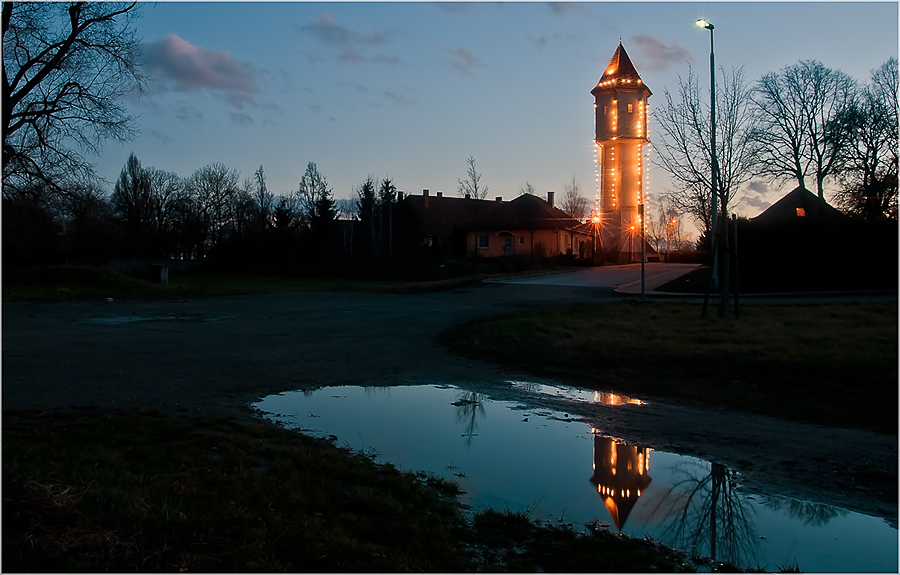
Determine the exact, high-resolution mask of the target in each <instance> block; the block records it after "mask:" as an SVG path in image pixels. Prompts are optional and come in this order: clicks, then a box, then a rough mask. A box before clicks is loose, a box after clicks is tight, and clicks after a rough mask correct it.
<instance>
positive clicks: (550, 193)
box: [547, 190, 555, 208]
mask: <svg viewBox="0 0 900 575" xmlns="http://www.w3.org/2000/svg"><path fill="white" fill-rule="evenodd" d="M554 195H555V194H554V193H553V191H552V190H551V191H548V192H547V203H548V204H550V207H551V208H552V207H553V196H554Z"/></svg>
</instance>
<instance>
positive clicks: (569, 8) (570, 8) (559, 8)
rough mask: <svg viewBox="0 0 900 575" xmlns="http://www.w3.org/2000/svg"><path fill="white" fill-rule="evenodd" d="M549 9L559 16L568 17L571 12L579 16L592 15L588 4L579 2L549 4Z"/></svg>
mask: <svg viewBox="0 0 900 575" xmlns="http://www.w3.org/2000/svg"><path fill="white" fill-rule="evenodd" d="M547 7H549V8H550V11H551V12H553V13H554V14H556V15H558V16H566V15H567V14H569V13H570V12H576V13H578V14H590V13H591V9H590V8H589V7H588V6H587V5H586V4H581V3H578V2H548V3H547Z"/></svg>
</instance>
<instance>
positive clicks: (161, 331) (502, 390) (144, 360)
mask: <svg viewBox="0 0 900 575" xmlns="http://www.w3.org/2000/svg"><path fill="white" fill-rule="evenodd" d="M613 299H618V296H615V295H614V294H613V292H612V289H610V288H588V287H565V286H546V285H503V284H482V285H478V286H474V287H471V288H466V289H461V290H456V291H452V292H443V293H433V294H423V295H373V294H351V293H294V292H277V293H270V294H263V295H256V296H240V297H228V298H214V299H208V300H198V301H182V302H125V301H114V302H106V301H102V302H72V303H63V304H41V303H29V302H25V303H4V304H3V397H2V399H3V409H4V410H12V409H30V408H37V409H49V408H55V407H68V406H99V407H104V408H116V407H122V406H127V405H141V406H146V407H154V408H158V409H160V410H162V411H165V412H168V413H173V414H188V413H198V412H227V413H233V414H239V415H241V416H249V411H248V410H247V409H246V407H247V405H248V404H249V403H250V402H251V401H252V400H254V399H256V398H258V397H260V396H262V395H266V394H269V393H274V392H278V391H285V390H292V389H299V388H307V387H317V386H323V385H351V384H352V385H362V384H364V385H403V384H414V383H431V382H435V383H438V382H439V383H447V384H454V385H458V386H460V387H464V388H467V389H471V390H474V391H480V392H484V393H487V394H489V395H490V396H492V397H494V398H496V399H515V400H518V401H521V402H522V403H524V404H528V405H535V406H538V405H545V406H546V407H559V408H562V409H563V410H565V411H567V412H568V413H570V414H573V415H577V416H581V417H583V418H585V419H586V420H587V421H589V422H591V423H592V424H593V425H594V427H597V428H600V429H602V430H604V432H605V433H607V434H609V435H613V436H616V437H620V438H622V439H625V440H628V441H630V442H632V443H638V444H641V445H646V446H649V447H652V448H655V449H660V450H665V451H671V452H677V453H685V454H691V455H696V456H699V457H702V458H704V459H708V460H713V461H718V462H721V463H724V464H726V465H728V466H731V467H735V468H737V469H739V470H741V471H743V472H744V473H745V485H747V486H748V487H751V488H758V489H761V490H763V491H766V490H767V489H774V491H775V492H776V493H778V494H783V495H793V496H795V497H799V498H802V499H809V500H813V501H818V502H822V503H830V504H834V505H839V506H842V507H845V508H848V509H853V510H856V511H861V512H864V513H867V514H871V515H878V516H881V517H884V518H886V519H888V520H889V521H891V523H892V524H894V525H896V523H897V502H896V500H897V485H896V472H897V436H896V435H894V436H887V435H880V434H875V433H869V432H864V431H859V430H842V429H837V428H821V427H816V426H809V425H801V424H795V423H787V422H784V421H780V420H775V419H771V418H765V417H760V416H751V415H743V414H733V413H725V412H716V411H697V410H694V409H688V408H685V407H681V406H677V405H672V404H671V403H667V402H663V401H656V400H653V398H650V400H651V401H650V403H649V404H648V405H644V406H617V407H616V408H610V407H608V406H602V405H596V404H587V403H584V402H580V403H576V404H565V405H554V404H552V403H550V402H551V401H555V400H551V399H541V398H539V397H536V396H533V395H529V394H527V393H525V392H524V391H521V390H514V389H511V388H510V387H509V386H508V385H507V384H506V383H505V382H506V381H508V380H510V379H531V380H533V378H527V377H524V376H522V375H521V374H510V373H505V372H503V371H501V370H500V369H498V368H497V367H496V366H494V365H491V364H487V363H483V362H479V361H475V360H470V359H466V358H460V357H457V356H455V355H453V354H450V353H449V352H448V351H447V350H446V349H444V348H442V347H440V346H439V345H437V344H436V343H434V336H435V335H436V334H438V333H440V331H442V330H444V329H446V328H448V327H450V326H451V325H454V324H457V323H460V322H462V321H466V320H468V319H472V318H475V317H481V316H485V315H489V314H493V313H497V312H500V311H506V310H511V309H517V308H522V307H528V306H533V305H538V304H543V303H559V302H567V301H596V302H599V301H609V300H613Z"/></svg>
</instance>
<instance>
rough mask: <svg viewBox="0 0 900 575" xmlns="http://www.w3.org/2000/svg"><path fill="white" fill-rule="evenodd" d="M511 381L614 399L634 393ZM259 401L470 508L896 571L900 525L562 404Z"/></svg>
mask: <svg viewBox="0 0 900 575" xmlns="http://www.w3.org/2000/svg"><path fill="white" fill-rule="evenodd" d="M510 384H511V385H513V386H515V387H517V388H518V389H520V390H523V391H530V392H533V393H537V394H540V395H548V394H550V395H560V394H562V393H569V394H574V397H573V396H567V397H568V398H570V399H571V398H575V399H579V400H582V401H603V400H604V398H605V399H606V401H605V403H606V402H609V403H612V404H614V405H617V404H621V403H628V401H627V400H628V399H632V398H622V396H615V397H613V396H612V395H611V394H609V395H607V394H604V395H600V396H598V397H597V398H596V399H595V398H594V396H593V392H587V391H584V390H565V389H564V388H557V387H554V386H550V385H544V384H530V383H527V382H510ZM525 386H533V387H531V388H527V387H525ZM557 392H560V393H557ZM254 407H255V408H256V409H258V410H260V412H261V413H262V415H264V416H265V417H267V418H269V419H271V420H273V421H277V422H280V423H282V424H283V425H285V426H286V427H291V428H295V429H299V430H303V431H304V432H307V433H310V434H313V435H319V436H328V435H335V436H337V437H338V438H339V439H338V442H337V443H338V444H340V445H346V446H349V447H351V448H352V449H355V450H359V451H362V452H365V453H368V454H370V455H372V456H374V457H375V459H376V460H377V461H381V462H390V463H393V464H394V465H396V466H397V467H399V468H401V469H406V470H424V471H430V472H433V473H435V474H437V475H440V476H442V477H444V478H446V479H451V480H455V481H457V482H458V483H459V484H460V486H461V487H462V489H463V490H465V491H466V494H464V495H463V496H461V497H460V500H461V501H462V502H464V503H467V504H469V505H472V506H473V507H476V508H482V507H487V506H491V507H494V508H496V509H500V510H503V509H507V508H509V509H510V510H513V511H523V510H528V511H530V512H531V517H532V518H533V519H536V520H541V521H549V522H551V523H553V524H554V525H559V524H561V523H566V524H573V526H574V527H576V528H579V529H581V528H589V529H608V530H612V531H614V532H615V531H621V532H622V533H627V534H629V535H632V536H635V537H644V536H645V535H646V536H650V537H652V538H654V539H656V540H659V541H662V542H663V543H665V544H667V545H669V546H671V547H675V548H679V549H683V550H685V551H688V552H692V553H695V554H697V555H702V556H707V557H715V558H716V559H718V560H720V561H731V562H733V563H735V564H737V565H740V566H743V567H748V568H752V567H755V566H760V567H765V568H767V569H768V570H777V569H778V567H777V566H779V565H781V566H785V567H786V566H789V565H791V564H793V563H794V562H795V561H796V562H797V563H798V564H799V566H800V569H802V570H803V571H805V572H848V571H849V572H894V573H896V572H897V566H898V562H897V552H898V545H897V530H896V529H894V528H893V527H891V526H890V525H889V524H888V523H887V522H885V521H884V520H882V519H880V518H874V517H868V516H865V515H861V514H859V513H853V512H849V511H845V510H843V509H839V508H836V507H830V506H827V505H822V504H817V503H814V502H808V501H799V500H795V499H789V498H785V497H779V496H778V495H777V494H766V495H762V494H757V493H753V492H750V491H747V490H745V489H743V488H742V487H741V475H740V474H739V473H738V472H736V471H735V470H732V469H729V468H727V467H724V466H722V465H719V464H716V463H710V462H707V461H703V460H700V459H696V458H693V457H687V456H682V455H677V454H672V453H666V452H661V451H653V450H651V449H649V448H647V447H643V446H639V445H630V444H628V443H627V442H625V441H622V440H620V439H617V438H614V437H608V436H605V435H603V430H599V429H592V428H591V427H589V426H588V425H586V424H585V423H583V422H581V421H576V420H573V419H571V418H569V417H567V415H568V414H563V413H558V412H554V411H551V410H548V409H540V410H527V409H526V410H522V409H521V404H520V403H514V402H505V401H494V400H490V399H488V398H487V397H486V396H485V395H482V394H478V393H474V392H469V391H465V390H463V389H460V388H457V387H453V386H448V385H414V386H398V387H330V388H322V389H319V390H316V391H312V392H299V391H298V392H290V393H284V394H278V395H272V396H269V397H266V398H264V399H262V400H261V401H259V402H258V403H256V404H254Z"/></svg>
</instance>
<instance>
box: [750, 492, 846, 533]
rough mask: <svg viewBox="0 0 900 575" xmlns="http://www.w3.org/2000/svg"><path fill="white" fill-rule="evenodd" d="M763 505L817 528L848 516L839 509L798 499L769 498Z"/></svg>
mask: <svg viewBox="0 0 900 575" xmlns="http://www.w3.org/2000/svg"><path fill="white" fill-rule="evenodd" d="M763 505H765V506H766V507H768V508H769V509H772V510H774V511H787V514H788V516H789V517H790V518H791V519H799V520H801V521H803V524H804V525H811V526H816V527H818V526H822V525H825V524H826V523H828V522H829V521H831V520H832V519H834V518H835V517H846V516H847V511H846V510H844V509H841V508H839V507H832V506H831V505H825V504H823V503H813V502H812V501H798V500H797V499H782V498H775V497H769V498H766V499H765V500H764V503H763Z"/></svg>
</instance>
